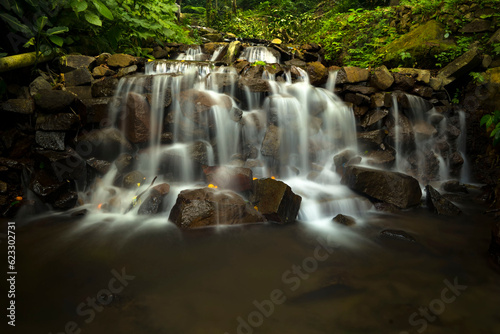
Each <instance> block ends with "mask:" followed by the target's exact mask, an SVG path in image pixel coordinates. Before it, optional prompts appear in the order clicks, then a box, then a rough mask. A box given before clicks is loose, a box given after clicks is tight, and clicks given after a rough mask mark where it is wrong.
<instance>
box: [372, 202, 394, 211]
mask: <svg viewBox="0 0 500 334" xmlns="http://www.w3.org/2000/svg"><path fill="white" fill-rule="evenodd" d="M373 206H374V207H375V210H377V211H382V212H388V213H398V212H400V211H401V209H400V208H398V207H397V206H395V205H394V204H390V203H383V202H378V203H375V204H373Z"/></svg>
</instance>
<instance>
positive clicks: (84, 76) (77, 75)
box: [63, 68, 92, 86]
mask: <svg viewBox="0 0 500 334" xmlns="http://www.w3.org/2000/svg"><path fill="white" fill-rule="evenodd" d="M63 80H64V84H65V85H66V86H83V85H89V84H90V83H92V74H91V73H90V71H89V69H88V68H78V69H76V70H74V71H71V72H68V73H65V74H63Z"/></svg>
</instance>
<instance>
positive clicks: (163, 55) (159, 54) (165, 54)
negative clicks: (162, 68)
mask: <svg viewBox="0 0 500 334" xmlns="http://www.w3.org/2000/svg"><path fill="white" fill-rule="evenodd" d="M153 57H154V58H155V59H168V58H169V57H170V49H168V50H164V49H161V50H154V51H153Z"/></svg>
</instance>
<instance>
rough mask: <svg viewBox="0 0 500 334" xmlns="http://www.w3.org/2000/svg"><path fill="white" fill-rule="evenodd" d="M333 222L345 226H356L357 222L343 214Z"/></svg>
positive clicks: (337, 216)
mask: <svg viewBox="0 0 500 334" xmlns="http://www.w3.org/2000/svg"><path fill="white" fill-rule="evenodd" d="M332 220H333V221H334V222H336V223H337V224H341V225H344V226H352V225H356V220H355V219H354V218H353V217H351V216H346V215H343V214H338V215H336V216H335V217H334V218H333V219H332Z"/></svg>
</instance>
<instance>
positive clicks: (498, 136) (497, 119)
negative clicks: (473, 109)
mask: <svg viewBox="0 0 500 334" xmlns="http://www.w3.org/2000/svg"><path fill="white" fill-rule="evenodd" d="M483 125H484V126H485V127H486V130H487V131H489V130H490V129H491V132H490V137H491V138H493V145H494V146H496V145H497V144H498V143H499V142H500V110H495V112H494V113H491V114H488V115H484V116H483V117H482V118H481V122H480V126H483Z"/></svg>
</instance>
